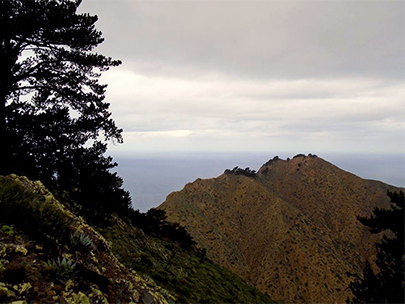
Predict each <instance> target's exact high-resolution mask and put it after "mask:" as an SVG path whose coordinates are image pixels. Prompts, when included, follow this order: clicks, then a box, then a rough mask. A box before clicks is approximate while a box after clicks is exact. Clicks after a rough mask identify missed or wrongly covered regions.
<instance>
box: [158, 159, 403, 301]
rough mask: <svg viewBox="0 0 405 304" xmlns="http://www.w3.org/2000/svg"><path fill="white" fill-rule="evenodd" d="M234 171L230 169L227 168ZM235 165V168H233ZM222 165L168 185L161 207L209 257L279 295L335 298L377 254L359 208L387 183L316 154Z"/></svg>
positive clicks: (382, 198)
mask: <svg viewBox="0 0 405 304" xmlns="http://www.w3.org/2000/svg"><path fill="white" fill-rule="evenodd" d="M233 171H235V172H233ZM236 172H239V173H238V174H236ZM245 172H246V173H247V174H246V175H248V176H245V175H244V174H243V170H232V171H231V170H226V171H225V172H224V174H222V175H220V176H218V177H216V178H211V179H207V180H201V179H197V180H196V181H194V182H193V183H189V184H187V185H186V186H185V187H184V188H183V189H182V190H181V191H177V192H173V193H171V194H170V195H169V196H168V197H167V199H166V201H165V202H164V203H163V204H162V205H161V206H159V208H161V209H163V210H165V211H166V214H167V216H168V219H169V220H171V221H174V222H179V223H180V224H181V225H182V226H184V227H185V228H186V229H187V230H188V231H189V233H190V234H191V235H192V236H193V238H194V239H195V241H196V242H197V243H198V244H199V246H201V247H202V248H205V249H206V250H207V255H208V257H209V258H210V259H212V260H214V261H215V262H218V263H219V264H220V265H222V266H225V267H226V268H229V269H230V270H232V271H234V272H235V273H237V274H239V275H240V276H242V277H243V278H245V279H247V280H248V281H250V282H251V283H253V284H254V285H256V286H257V288H258V289H259V290H261V291H263V292H268V293H269V295H270V296H271V297H272V298H274V299H277V300H281V301H287V302H298V303H299V302H301V303H304V302H334V301H340V302H342V301H344V300H345V299H346V298H347V297H350V296H351V294H350V291H349V290H347V286H348V284H349V282H350V277H349V276H348V274H359V273H360V271H361V269H362V266H363V264H364V262H365V260H366V259H370V258H372V257H373V255H374V254H375V251H374V245H373V244H374V242H375V241H377V240H378V238H379V237H381V236H373V235H371V234H370V233H369V232H368V230H367V229H365V228H364V227H363V226H362V225H361V224H360V223H359V222H358V221H357V216H358V215H360V216H369V215H370V214H371V210H372V209H373V208H374V207H387V206H388V205H389V199H388V197H387V196H386V191H387V190H390V191H395V190H398V189H400V188H397V187H394V186H391V185H387V184H385V183H382V182H379V181H374V180H365V179H362V178H360V177H357V176H356V175H354V174H352V173H349V172H346V171H344V170H341V169H339V168H338V167H336V166H334V165H333V164H331V163H329V162H327V161H325V160H323V159H322V158H319V157H317V156H316V155H308V156H305V155H302V154H300V155H296V156H295V157H293V158H292V159H287V160H282V159H280V158H278V157H275V158H273V159H271V160H270V161H268V162H267V163H265V164H264V165H263V166H262V167H261V168H260V169H259V170H258V172H257V173H255V172H254V174H252V171H251V170H250V169H247V170H246V169H245Z"/></svg>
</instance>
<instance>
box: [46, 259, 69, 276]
mask: <svg viewBox="0 0 405 304" xmlns="http://www.w3.org/2000/svg"><path fill="white" fill-rule="evenodd" d="M44 265H45V267H46V268H48V269H50V270H52V271H53V272H54V273H55V276H56V278H58V279H64V278H67V277H68V276H69V275H70V274H72V273H73V272H74V270H75V267H76V263H74V262H73V261H71V260H69V259H67V258H60V257H59V258H57V259H53V260H48V261H47V262H44Z"/></svg>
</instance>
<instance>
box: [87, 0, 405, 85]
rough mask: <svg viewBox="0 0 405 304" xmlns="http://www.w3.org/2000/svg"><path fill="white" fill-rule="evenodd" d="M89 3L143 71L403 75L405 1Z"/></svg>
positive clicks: (114, 44) (113, 44)
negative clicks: (186, 70) (186, 69)
mask: <svg viewBox="0 0 405 304" xmlns="http://www.w3.org/2000/svg"><path fill="white" fill-rule="evenodd" d="M86 8H87V9H88V10H89V11H94V12H95V13H98V14H99V15H100V17H101V18H100V21H99V25H100V28H102V31H103V33H104V36H105V37H106V39H107V41H108V48H109V49H110V50H111V53H113V54H112V55H114V56H116V57H118V58H121V59H123V60H124V62H127V64H133V65H134V68H137V69H138V70H139V71H142V72H143V70H144V71H145V72H150V73H161V72H162V71H163V72H170V71H171V72H177V73H181V72H184V69H185V68H186V67H188V69H189V70H188V72H190V71H191V70H194V73H195V74H196V75H198V73H199V72H200V73H201V72H203V73H205V72H210V73H214V72H219V73H226V74H228V75H231V76H234V77H243V78H256V77H260V78H275V79H286V78H287V79H288V78H303V77H304V78H307V77H311V78H313V77H332V78H338V77H342V76H344V77H347V76H349V77H389V78H400V79H401V80H402V79H403V77H404V66H403V65H404V60H403V55H404V26H403V25H404V2H403V1H85V2H84V4H83V10H85V9H86ZM401 25H402V26H401ZM104 46H105V47H106V48H107V46H106V45H104Z"/></svg>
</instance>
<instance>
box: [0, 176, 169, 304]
mask: <svg viewBox="0 0 405 304" xmlns="http://www.w3.org/2000/svg"><path fill="white" fill-rule="evenodd" d="M0 208H1V213H0V224H1V225H0V228H1V231H0V238H1V243H0V302H1V303H3V302H12V301H16V300H22V301H23V302H24V301H25V302H26V303H32V302H35V303H108V302H109V303H119V302H120V303H131V302H132V303H152V302H153V303H168V301H169V300H170V299H171V296H170V295H168V294H167V293H164V294H162V293H161V292H160V291H161V288H160V287H158V286H156V285H155V284H151V283H150V282H148V280H145V279H144V278H142V277H141V276H140V275H138V274H137V273H136V272H135V271H132V270H130V269H128V268H126V267H125V266H124V265H122V264H121V263H120V262H119V261H118V260H117V258H116V257H115V256H114V254H113V253H112V251H111V246H110V244H109V242H108V241H106V239H105V238H104V237H103V236H102V235H101V234H99V233H97V232H96V231H95V230H94V229H93V228H92V227H91V226H89V225H88V224H86V222H85V221H84V220H83V219H82V218H81V217H78V216H76V215H75V214H73V213H72V212H71V211H69V210H68V209H67V208H66V207H65V206H64V205H62V204H61V203H60V202H59V201H58V200H57V199H55V197H54V196H53V195H52V194H51V193H50V192H49V191H48V190H47V189H45V187H44V186H43V185H42V184H41V183H40V182H38V181H37V182H34V181H30V180H28V179H27V178H25V177H20V176H16V175H10V176H0ZM23 302H21V303H23Z"/></svg>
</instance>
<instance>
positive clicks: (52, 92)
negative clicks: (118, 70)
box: [0, 0, 130, 210]
mask: <svg viewBox="0 0 405 304" xmlns="http://www.w3.org/2000/svg"><path fill="white" fill-rule="evenodd" d="M80 3H81V1H80V0H74V1H71V0H35V1H20V0H10V1H0V29H1V30H0V58H1V60H0V142H1V143H2V144H1V149H0V174H9V173H16V174H21V175H26V176H28V177H29V178H31V179H40V180H41V181H43V182H44V184H45V185H46V186H48V187H54V188H59V189H61V188H62V189H66V190H69V191H73V190H75V191H76V194H77V196H78V200H79V201H81V202H83V203H85V202H86V199H88V198H89V197H90V196H91V191H96V190H97V189H98V191H99V192H97V193H94V192H93V197H92V199H91V203H90V202H89V201H88V200H87V203H86V204H90V205H91V206H87V207H86V208H87V209H88V210H92V209H93V210H94V208H93V207H94V206H98V207H100V208H99V209H100V210H107V209H122V208H124V209H125V208H127V207H128V206H129V204H130V200H129V194H128V193H127V192H125V191H124V190H123V189H122V188H121V186H122V179H120V178H119V177H118V176H117V175H116V174H113V173H111V172H110V171H109V169H111V168H113V167H114V166H115V165H116V164H115V163H113V162H112V159H111V157H105V156H104V155H103V154H104V153H105V151H106V147H107V142H108V141H109V140H113V141H115V142H118V143H121V142H122V135H121V133H122V130H121V129H118V128H117V126H116V125H115V122H114V121H113V120H112V119H111V117H110V116H111V113H110V111H109V103H107V102H105V101H104V98H105V95H104V94H105V89H106V85H104V84H100V83H99V82H98V78H99V77H100V75H101V73H102V72H104V71H107V70H108V69H109V68H110V67H112V66H118V65H119V64H120V63H121V62H120V61H119V60H113V59H111V58H109V57H105V56H103V55H100V54H97V53H93V52H91V51H92V50H93V49H94V48H95V47H96V46H98V45H99V44H100V43H102V42H103V38H102V36H101V32H99V31H97V30H96V28H95V23H96V21H97V16H91V15H89V14H79V13H77V9H78V7H79V5H80ZM100 191H101V193H100ZM79 194H80V195H79ZM111 200H114V204H115V205H116V208H115V207H112V206H110V205H109V204H112V201H111ZM93 205H94V206H93ZM98 207H97V208H98ZM97 208H96V210H97Z"/></svg>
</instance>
